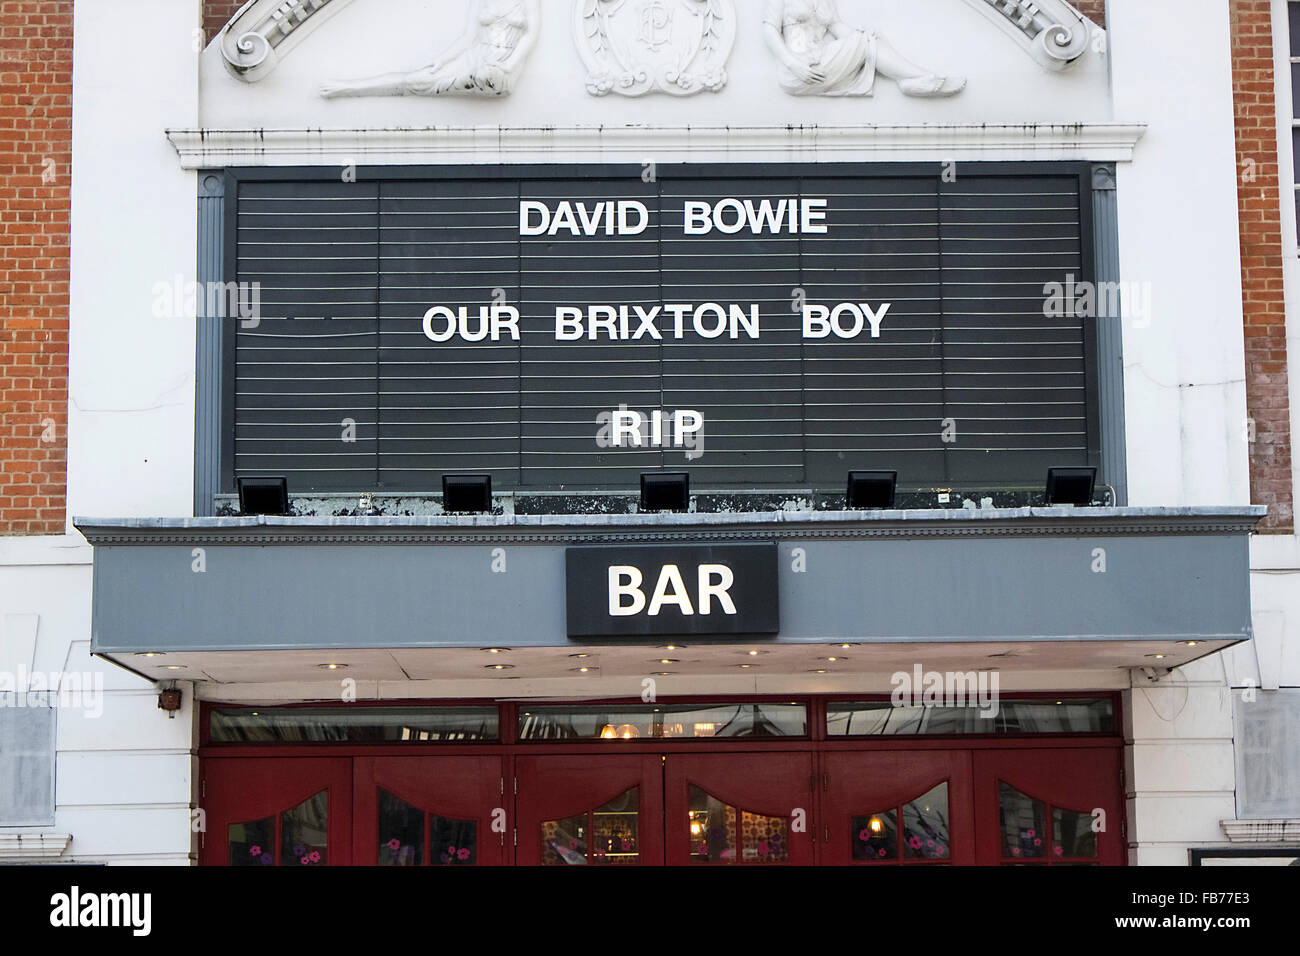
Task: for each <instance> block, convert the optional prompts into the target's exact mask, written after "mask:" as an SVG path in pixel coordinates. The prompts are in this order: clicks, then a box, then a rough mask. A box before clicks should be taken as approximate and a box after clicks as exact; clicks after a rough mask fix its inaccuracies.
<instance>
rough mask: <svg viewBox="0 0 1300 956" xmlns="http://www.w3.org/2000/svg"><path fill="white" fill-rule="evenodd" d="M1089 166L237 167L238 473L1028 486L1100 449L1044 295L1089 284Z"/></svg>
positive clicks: (234, 364)
mask: <svg viewBox="0 0 1300 956" xmlns="http://www.w3.org/2000/svg"><path fill="white" fill-rule="evenodd" d="M1084 170H1085V167H1083V166H1080V165H1069V164H1036V163H1024V164H1017V165H1000V166H997V167H981V166H979V165H978V164H970V165H965V164H964V165H963V166H962V169H961V172H960V175H959V176H958V177H957V178H956V180H955V181H949V180H951V179H952V177H950V176H949V177H945V176H944V175H943V169H942V168H941V167H940V166H939V165H938V164H932V165H930V166H928V167H926V166H919V165H918V166H911V167H898V166H884V167H879V168H876V167H873V166H872V165H871V164H851V165H850V164H845V165H835V164H822V165H806V166H779V167H777V166H770V165H763V166H746V165H744V164H734V165H729V166H711V167H691V166H684V167H669V166H663V167H659V168H658V169H657V171H656V175H655V177H654V178H653V179H652V181H649V182H647V181H646V180H645V178H643V176H642V173H643V170H642V169H641V167H639V166H637V167H627V168H622V167H591V168H581V167H560V166H557V167H554V168H550V169H540V168H530V169H526V170H518V171H516V170H511V169H487V168H480V169H478V170H471V169H463V168H462V169H444V170H429V171H424V170H418V171H417V170H405V171H403V170H387V169H385V170H374V171H362V174H361V176H360V177H359V179H358V181H356V182H340V181H339V177H338V171H337V169H330V170H328V171H327V172H328V178H327V177H326V174H325V172H321V173H320V174H319V175H318V177H317V178H315V179H313V174H312V172H311V171H304V170H298V171H292V170H284V171H280V170H275V171H258V172H254V171H242V172H236V173H235V174H234V175H235V179H236V181H235V183H234V188H231V189H230V190H229V192H228V199H227V201H228V202H230V203H231V204H232V216H231V219H230V221H231V222H232V223H233V224H234V232H235V235H234V236H233V237H231V238H232V240H233V241H232V243H231V245H230V248H231V249H232V251H233V254H232V255H231V256H230V258H229V259H228V269H229V272H228V275H227V278H228V279H229V280H232V281H238V282H239V283H241V284H244V285H247V286H249V287H250V288H251V287H252V286H253V285H254V284H256V287H257V289H258V290H259V312H260V320H259V321H256V322H254V321H236V322H232V323H231V325H230V328H231V334H230V335H228V336H227V338H226V341H227V343H228V346H227V347H228V349H229V353H228V363H229V365H228V367H229V370H230V376H229V381H230V387H229V388H228V395H227V402H228V407H227V414H228V416H229V423H230V424H229V427H230V429H231V431H232V432H233V435H232V437H231V441H230V443H229V445H228V449H229V457H230V460H228V461H226V463H225V467H226V482H227V486H228V487H229V486H231V485H232V484H233V479H234V476H235V475H238V474H283V475H286V476H288V478H289V484H290V487H291V489H293V490H294V491H295V492H304V491H312V490H318V491H331V490H348V491H353V490H366V489H371V488H374V489H378V490H392V491H411V492H421V491H429V490H432V489H436V488H438V487H440V481H441V475H442V474H444V473H448V472H453V473H454V472H470V473H476V474H491V475H492V479H493V487H494V488H496V489H499V490H512V489H518V490H524V491H527V490H554V489H557V488H560V487H563V488H566V489H573V488H589V489H601V488H624V489H625V488H630V487H634V486H635V485H636V483H637V481H638V476H639V475H640V473H641V472H643V471H647V470H661V469H662V470H672V471H680V470H689V471H690V473H691V477H692V484H693V485H694V486H695V487H697V488H706V487H709V488H718V489H727V488H737V489H738V488H746V489H748V488H764V487H766V488H781V489H790V488H801V487H814V488H819V489H828V488H840V487H842V486H843V484H844V479H845V475H846V473H847V472H848V471H849V470H851V469H892V470H897V471H898V472H899V475H900V479H901V481H902V483H903V484H904V485H907V484H912V485H917V484H936V485H939V484H942V485H950V484H951V485H960V484H963V483H965V484H973V483H979V484H983V485H994V486H996V485H1013V484H1027V483H1032V484H1034V485H1038V484H1039V483H1041V481H1042V476H1043V474H1045V472H1046V469H1047V468H1048V467H1051V466H1066V465H1088V464H1096V463H1097V461H1096V460H1095V459H1096V455H1097V448H1098V445H1099V439H1098V432H1097V414H1096V401H1097V388H1096V362H1095V355H1093V352H1094V350H1095V344H1094V341H1093V340H1094V339H1095V323H1090V322H1088V321H1086V320H1085V318H1083V317H1081V316H1080V315H1078V314H1075V310H1074V305H1073V301H1072V300H1071V301H1066V302H1063V303H1062V302H1057V303H1056V306H1055V307H1053V305H1052V298H1051V293H1050V291H1049V290H1051V289H1054V288H1073V285H1072V283H1078V282H1084V281H1087V280H1091V279H1092V278H1093V276H1092V265H1091V255H1090V246H1091V239H1090V229H1091V226H1090V220H1089V217H1090V210H1091V202H1090V198H1089V194H1088V192H1087V189H1088V188H1089V186H1088V184H1089V182H1090V180H1089V179H1088V178H1087V176H1086V175H1084ZM276 177H280V178H276ZM294 177H296V178H294ZM1057 298H1061V297H1059V296H1058V297H1057ZM435 309H436V310H439V311H437V312H436V313H434V314H433V315H430V314H429V313H430V312H431V310H435ZM864 320H865V321H864ZM873 323H874V324H873ZM620 409H627V410H630V411H631V412H634V413H635V414H636V415H637V416H638V421H640V422H649V421H650V420H651V418H652V416H653V415H655V414H661V415H662V416H665V418H666V419H667V420H668V421H669V422H671V420H672V419H671V415H672V413H674V412H690V413H698V415H699V416H700V418H701V420H702V427H701V429H700V430H699V432H698V436H696V435H695V434H694V433H692V437H693V438H694V437H698V439H699V440H698V443H697V444H696V445H695V446H694V447H685V446H678V445H675V444H673V440H674V439H675V438H677V437H679V436H676V435H673V434H672V431H673V430H672V429H671V428H670V427H664V428H663V429H662V431H663V433H664V434H663V437H662V439H661V440H657V441H656V440H647V442H646V443H645V444H642V445H639V446H638V445H634V444H632V443H630V442H623V443H622V444H620V445H617V446H615V445H612V444H611V443H610V442H608V441H605V442H603V443H602V440H601V432H602V417H604V418H605V420H606V421H607V420H608V416H611V415H612V414H614V413H616V412H617V411H618V410H620ZM691 421H694V418H693V417H692V418H691ZM604 427H605V428H608V426H607V425H606V426H604ZM651 427H657V426H651ZM697 452H698V453H697Z"/></svg>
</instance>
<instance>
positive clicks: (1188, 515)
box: [73, 505, 1268, 545]
mask: <svg viewBox="0 0 1300 956" xmlns="http://www.w3.org/2000/svg"><path fill="white" fill-rule="evenodd" d="M1267 511H1268V509H1267V508H1265V507H1263V506H1260V505H1249V506H1241V507H1223V508H986V509H981V510H970V509H943V510H923V511H771V512H751V513H734V514H689V513H688V514H624V515H611V514H595V515H420V516H413V517H407V516H387V515H386V516H378V517H319V516H313V517H307V518H295V517H276V516H270V515H254V516H243V517H233V518H230V517H227V518H85V517H78V518H74V519H73V525H74V526H75V527H76V528H77V530H78V531H80V532H81V533H82V534H83V535H84V536H85V538H86V540H87V541H89V542H90V543H91V544H93V545H130V544H136V545H147V544H163V545H176V544H180V543H194V544H373V543H392V544H424V543H428V544H458V543H462V544H463V543H489V542H496V543H559V542H581V541H632V540H647V541H654V540H669V541H671V540H681V539H684V538H693V539H695V538H698V539H715V540H746V539H761V540H768V541H770V540H773V539H775V540H791V539H810V538H811V539H835V538H842V539H855V538H946V537H971V536H976V537H1006V536H1016V537H1021V536H1041V535H1088V536H1094V535H1096V536H1103V535H1104V536H1112V535H1179V534H1194V535H1206V534H1228V535H1238V534H1247V533H1249V532H1250V531H1251V530H1253V528H1254V526H1255V525H1256V524H1257V523H1258V522H1259V521H1260V520H1261V519H1262V518H1263V517H1264V515H1265V514H1266V513H1267Z"/></svg>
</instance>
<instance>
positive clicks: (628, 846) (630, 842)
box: [623, 840, 632, 853]
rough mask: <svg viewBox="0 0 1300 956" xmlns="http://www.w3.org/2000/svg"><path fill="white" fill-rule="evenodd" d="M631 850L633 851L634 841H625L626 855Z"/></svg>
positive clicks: (624, 849) (624, 850)
mask: <svg viewBox="0 0 1300 956" xmlns="http://www.w3.org/2000/svg"><path fill="white" fill-rule="evenodd" d="M630 849H632V841H631V840H624V841H623V852H624V853H626V852H627V851H628V850H630Z"/></svg>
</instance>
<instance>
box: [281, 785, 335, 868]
mask: <svg viewBox="0 0 1300 956" xmlns="http://www.w3.org/2000/svg"><path fill="white" fill-rule="evenodd" d="M328 823H329V791H328V790H322V791H321V792H320V793H318V794H316V796H314V797H312V798H311V799H309V800H304V801H303V802H302V803H300V804H298V805H297V806H296V807H294V808H293V809H292V810H286V811H285V812H284V813H282V814H280V865H281V866H322V865H324V864H325V863H326V862H327V861H326V834H327V832H328Z"/></svg>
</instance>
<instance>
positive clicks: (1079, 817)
mask: <svg viewBox="0 0 1300 956" xmlns="http://www.w3.org/2000/svg"><path fill="white" fill-rule="evenodd" d="M1096 855H1097V834H1095V833H1093V832H1092V814H1091V813H1079V812H1077V811H1075V810H1063V809H1061V808H1060V807H1053V808H1052V856H1055V857H1080V856H1084V857H1089V856H1096Z"/></svg>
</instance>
